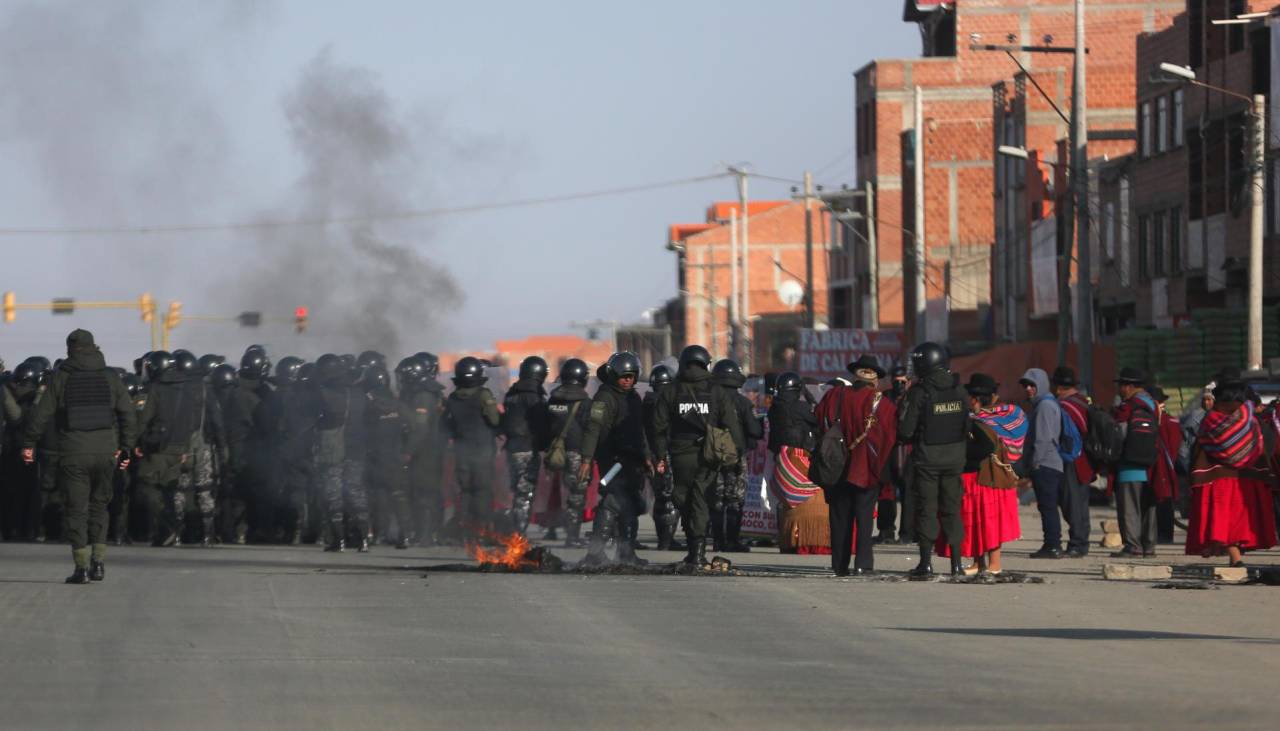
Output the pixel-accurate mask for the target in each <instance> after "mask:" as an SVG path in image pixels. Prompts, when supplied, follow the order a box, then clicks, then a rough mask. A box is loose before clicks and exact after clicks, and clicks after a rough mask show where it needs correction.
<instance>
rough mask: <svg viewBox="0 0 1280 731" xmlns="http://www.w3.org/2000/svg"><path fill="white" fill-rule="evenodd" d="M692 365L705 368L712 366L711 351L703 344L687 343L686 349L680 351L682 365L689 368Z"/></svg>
mask: <svg viewBox="0 0 1280 731" xmlns="http://www.w3.org/2000/svg"><path fill="white" fill-rule="evenodd" d="M691 365H699V366H702V367H703V368H710V367H711V353H709V352H707V349H706V348H704V347H702V346H701V345H687V346H685V349H684V350H682V351H680V367H681V368H688V367H689V366H691Z"/></svg>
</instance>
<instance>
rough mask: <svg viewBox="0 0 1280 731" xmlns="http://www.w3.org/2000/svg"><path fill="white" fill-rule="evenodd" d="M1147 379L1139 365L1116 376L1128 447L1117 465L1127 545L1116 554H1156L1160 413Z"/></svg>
mask: <svg viewBox="0 0 1280 731" xmlns="http://www.w3.org/2000/svg"><path fill="white" fill-rule="evenodd" d="M1146 381H1147V378H1146V376H1145V375H1144V374H1143V373H1142V371H1140V370H1138V369H1136V368H1121V369H1120V376H1119V378H1117V379H1116V383H1117V384H1119V390H1120V398H1121V399H1122V401H1121V403H1120V405H1119V406H1117V407H1116V410H1115V420H1116V423H1118V424H1119V425H1120V428H1121V430H1122V431H1123V432H1124V450H1123V454H1122V455H1121V457H1120V460H1119V463H1118V464H1117V465H1116V517H1118V518H1119V520H1120V537H1121V538H1122V539H1123V540H1124V547H1123V548H1121V549H1120V550H1119V551H1116V552H1115V553H1112V554H1111V557H1112V558H1149V557H1151V556H1155V555H1156V496H1155V491H1154V490H1153V488H1152V486H1151V475H1150V471H1149V470H1150V468H1151V465H1152V464H1154V463H1155V460H1156V447H1157V439H1158V438H1159V421H1158V418H1159V417H1158V416H1157V409H1156V402H1155V399H1153V398H1151V396H1150V394H1148V393H1147V392H1146V390H1145V389H1144V388H1143V385H1144V384H1145V383H1146Z"/></svg>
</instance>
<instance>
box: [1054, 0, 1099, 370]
mask: <svg viewBox="0 0 1280 731" xmlns="http://www.w3.org/2000/svg"><path fill="white" fill-rule="evenodd" d="M1074 62H1075V63H1074V64H1073V66H1074V73H1073V74H1072V83H1071V136H1072V140H1073V144H1072V146H1071V156H1072V158H1074V159H1072V161H1071V163H1072V165H1071V177H1072V179H1073V182H1074V185H1073V187H1074V188H1075V189H1076V195H1075V207H1076V210H1075V214H1076V238H1077V240H1078V241H1079V242H1080V251H1079V253H1078V254H1077V255H1076V261H1078V262H1079V266H1078V267H1077V270H1076V290H1077V292H1076V299H1077V300H1078V301H1077V302H1076V312H1077V316H1076V320H1077V322H1076V327H1078V328H1079V334H1078V335H1077V340H1076V342H1077V343H1078V344H1079V348H1078V350H1077V353H1076V354H1077V355H1078V356H1079V361H1080V382H1081V383H1083V384H1084V385H1085V386H1086V387H1087V388H1088V389H1089V393H1093V242H1092V241H1091V240H1090V237H1089V123H1088V115H1089V104H1088V97H1086V96H1085V94H1086V88H1087V83H1086V79H1085V45H1084V0H1076V54H1075V59H1074ZM1067 245H1068V246H1070V241H1069V240H1068V244H1067ZM1070 267H1071V258H1070V257H1069V256H1068V257H1067V269H1068V271H1069V270H1070ZM1065 356H1066V354H1065V353H1063V358H1061V359H1059V360H1058V363H1059V365H1061V364H1063V363H1066V359H1065Z"/></svg>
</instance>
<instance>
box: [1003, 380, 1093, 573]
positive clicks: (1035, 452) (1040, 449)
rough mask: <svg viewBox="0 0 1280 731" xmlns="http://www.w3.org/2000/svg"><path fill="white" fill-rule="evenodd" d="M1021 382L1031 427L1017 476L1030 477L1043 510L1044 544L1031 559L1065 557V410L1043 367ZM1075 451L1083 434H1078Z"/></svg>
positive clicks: (1039, 505)
mask: <svg viewBox="0 0 1280 731" xmlns="http://www.w3.org/2000/svg"><path fill="white" fill-rule="evenodd" d="M1018 383H1019V384H1021V385H1022V387H1023V388H1024V389H1026V393H1027V401H1028V404H1029V405H1028V408H1027V411H1028V412H1029V413H1030V415H1031V428H1030V429H1029V431H1028V433H1027V447H1028V448H1027V450H1026V451H1025V452H1024V453H1023V456H1022V460H1021V461H1020V462H1019V463H1018V465H1017V471H1018V474H1019V475H1021V476H1023V477H1030V478H1031V485H1032V487H1033V488H1034V489H1035V493H1036V504H1037V506H1038V507H1039V509H1040V525H1041V527H1042V528H1043V530H1044V543H1043V544H1042V545H1041V546H1040V550H1038V551H1036V552H1035V553H1033V554H1031V556H1030V557H1031V558H1062V520H1061V518H1060V517H1059V515H1058V506H1059V504H1060V502H1061V499H1062V494H1061V493H1062V482H1063V477H1062V473H1063V471H1064V469H1065V468H1068V467H1071V465H1068V464H1066V460H1064V459H1063V457H1064V455H1063V454H1062V445H1063V430H1064V427H1065V424H1064V422H1063V418H1062V407H1061V406H1060V405H1059V404H1058V400H1057V399H1055V398H1054V397H1053V392H1052V391H1051V390H1050V388H1049V374H1048V373H1045V372H1044V369H1042V368H1029V369H1027V372H1026V373H1024V374H1022V378H1020V379H1019V380H1018ZM1075 441H1076V442H1077V445H1075V446H1076V448H1077V449H1078V448H1079V445H1078V443H1079V441H1080V434H1079V432H1076V434H1075Z"/></svg>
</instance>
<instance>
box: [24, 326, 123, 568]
mask: <svg viewBox="0 0 1280 731" xmlns="http://www.w3.org/2000/svg"><path fill="white" fill-rule="evenodd" d="M51 420H52V421H53V422H54V423H56V424H57V428H58V437H59V438H58V446H59V451H60V459H59V462H58V470H59V485H60V486H61V488H62V491H63V497H64V503H65V506H66V508H65V509H66V527H67V535H68V538H69V539H70V541H71V555H72V558H73V559H74V561H75V571H74V572H73V573H72V574H71V576H69V577H67V583H69V584H85V583H88V582H89V581H90V580H94V581H102V579H103V578H104V577H105V575H106V570H105V568H104V562H105V560H106V553H107V506H108V504H109V503H110V502H111V492H112V486H113V482H114V479H115V472H116V470H117V469H123V468H125V467H127V466H128V464H129V450H130V449H132V448H133V442H134V439H135V438H136V436H137V420H136V418H135V415H134V406H133V400H132V399H130V398H129V391H128V390H127V389H126V388H125V386H124V383H122V382H121V380H120V376H119V375H117V374H116V372H115V371H113V370H111V369H110V368H107V364H106V361H105V360H104V359H103V357H102V352H101V351H100V350H98V347H97V345H95V344H94V341H93V334H92V333H90V332H89V331H88V330H75V331H73V332H72V333H71V334H70V335H68V336H67V359H66V360H65V361H63V363H62V365H61V366H59V368H58V371H57V372H56V373H55V374H54V376H53V378H52V380H51V382H50V383H49V388H48V392H47V393H46V394H45V395H44V397H43V398H41V399H40V403H39V405H38V406H37V408H36V412H35V414H34V415H33V417H32V419H31V421H30V422H29V423H28V424H27V428H26V432H25V433H24V434H23V445H22V458H23V460H24V461H25V462H27V463H28V464H31V463H32V462H34V461H35V445H36V442H37V441H38V440H39V439H40V436H41V435H42V434H43V432H44V428H45V425H46V424H48V423H49V422H50V421H51Z"/></svg>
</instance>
